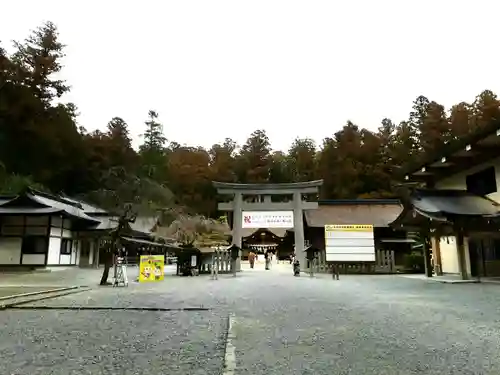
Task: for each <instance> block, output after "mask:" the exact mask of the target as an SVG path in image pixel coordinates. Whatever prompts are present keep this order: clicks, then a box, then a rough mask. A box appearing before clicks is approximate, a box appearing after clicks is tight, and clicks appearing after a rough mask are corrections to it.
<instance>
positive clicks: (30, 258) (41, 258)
mask: <svg viewBox="0 0 500 375" xmlns="http://www.w3.org/2000/svg"><path fill="white" fill-rule="evenodd" d="M25 264H29V265H38V266H43V265H45V254H23V265H25Z"/></svg>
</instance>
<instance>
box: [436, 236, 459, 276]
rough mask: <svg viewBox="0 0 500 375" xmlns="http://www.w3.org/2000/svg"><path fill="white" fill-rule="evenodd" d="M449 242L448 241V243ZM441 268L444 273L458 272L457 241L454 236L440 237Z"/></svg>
mask: <svg viewBox="0 0 500 375" xmlns="http://www.w3.org/2000/svg"><path fill="white" fill-rule="evenodd" d="M448 242H449V243H448ZM439 246H440V249H441V268H442V271H443V272H444V273H457V274H458V273H460V268H459V267H458V252H457V241H456V239H455V237H441V241H440V243H439Z"/></svg>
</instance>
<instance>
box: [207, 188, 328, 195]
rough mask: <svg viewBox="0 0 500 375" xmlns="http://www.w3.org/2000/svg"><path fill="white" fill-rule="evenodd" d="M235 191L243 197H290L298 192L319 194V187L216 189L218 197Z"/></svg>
mask: <svg viewBox="0 0 500 375" xmlns="http://www.w3.org/2000/svg"><path fill="white" fill-rule="evenodd" d="M235 191H239V192H241V193H243V194H245V195H292V194H293V193H295V192H297V191H298V192H300V193H303V194H316V193H318V192H319V187H317V186H313V187H304V188H296V189H273V188H269V189H252V188H249V189H247V190H235V189H231V188H217V193H218V194H220V195H233V194H234V193H235Z"/></svg>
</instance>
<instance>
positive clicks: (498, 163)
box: [436, 158, 500, 202]
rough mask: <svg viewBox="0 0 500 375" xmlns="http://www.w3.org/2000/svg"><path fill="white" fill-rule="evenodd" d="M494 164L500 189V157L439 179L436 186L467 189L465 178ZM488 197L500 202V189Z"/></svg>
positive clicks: (439, 187)
mask: <svg viewBox="0 0 500 375" xmlns="http://www.w3.org/2000/svg"><path fill="white" fill-rule="evenodd" d="M491 166H494V167H495V174H496V180H497V188H498V189H497V190H500V158H498V159H495V160H492V161H490V162H488V163H484V164H479V165H477V166H475V167H474V168H471V169H468V170H466V171H465V172H461V173H458V174H456V175H453V176H450V177H447V178H445V179H443V180H441V181H438V182H437V183H436V188H437V189H461V190H466V189H467V185H466V182H465V178H466V176H467V175H469V174H472V173H475V172H479V171H481V170H483V169H485V168H488V167H491ZM488 198H490V199H492V200H494V201H495V202H500V191H497V192H496V193H492V194H488Z"/></svg>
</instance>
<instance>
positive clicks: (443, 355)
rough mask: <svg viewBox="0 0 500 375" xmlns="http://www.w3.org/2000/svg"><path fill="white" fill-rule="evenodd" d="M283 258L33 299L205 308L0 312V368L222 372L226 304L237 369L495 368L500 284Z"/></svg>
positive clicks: (357, 373)
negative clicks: (299, 271) (324, 271)
mask: <svg viewBox="0 0 500 375" xmlns="http://www.w3.org/2000/svg"><path fill="white" fill-rule="evenodd" d="M287 267H291V266H288V265H283V266H281V265H280V266H277V267H275V268H274V269H273V270H271V271H267V272H266V271H262V270H260V269H257V270H252V271H250V270H247V271H244V272H242V273H241V274H238V277H237V278H233V277H232V276H231V275H223V276H222V275H221V276H219V280H218V281H212V280H210V279H209V278H208V277H205V276H200V277H195V278H170V279H166V280H165V281H164V282H162V283H157V284H136V283H131V284H130V286H129V287H128V288H101V289H96V290H93V291H91V292H86V293H81V294H74V295H68V296H64V297H60V298H56V299H51V300H45V301H39V302H36V303H33V304H31V305H29V306H30V307H34V308H36V307H37V306H52V307H58V306H59V307H63V306H75V307H77V306H88V307H90V306H95V307H106V306H108V307H112V306H114V307H163V308H173V309H176V308H183V307H200V306H203V307H207V308H211V310H210V311H207V312H137V311H135V312H133V311H87V310H85V311H68V310H8V311H4V312H0V324H1V326H2V329H1V330H0V358H1V360H0V374H21V373H23V374H30V375H38V374H44V375H46V374H99V375H102V374H153V373H154V374H161V373H169V374H170V373H173V374H174V373H175V374H186V375H191V374H221V370H222V358H223V355H224V348H223V344H224V334H225V329H226V318H227V315H228V314H229V313H231V314H233V315H234V319H235V324H234V326H233V329H234V333H235V336H236V338H235V339H234V340H233V344H234V346H235V347H236V363H237V371H236V373H235V374H245V375H246V374H248V375H250V374H251V375H260V374H266V375H269V374H302V375H305V374H319V375H321V374H354V375H363V374H384V375H391V374H398V375H400V374H401V375H404V374H484V375H489V374H492V375H493V374H495V375H498V374H500V357H499V356H498V353H499V351H500V325H499V322H500V314H499V312H500V286H499V285H487V284H455V285H452V284H441V283H432V282H424V281H421V280H412V279H407V278H404V277H400V276H343V277H342V276H341V280H340V281H333V280H331V278H328V277H317V278H312V279H311V278H309V277H307V276H301V277H300V278H295V277H293V276H292V275H291V270H289V271H290V272H287V271H288V269H287ZM4 358H8V360H7V361H5V360H4ZM21 369H22V370H21Z"/></svg>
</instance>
